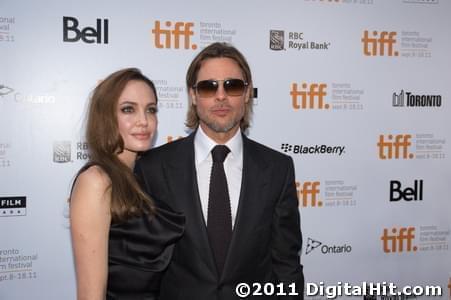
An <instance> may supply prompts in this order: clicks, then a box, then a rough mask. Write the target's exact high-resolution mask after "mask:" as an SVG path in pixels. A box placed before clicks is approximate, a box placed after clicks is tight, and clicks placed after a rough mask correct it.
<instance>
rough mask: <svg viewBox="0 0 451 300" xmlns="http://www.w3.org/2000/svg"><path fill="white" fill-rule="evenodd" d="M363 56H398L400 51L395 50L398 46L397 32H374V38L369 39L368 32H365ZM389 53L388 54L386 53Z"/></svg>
mask: <svg viewBox="0 0 451 300" xmlns="http://www.w3.org/2000/svg"><path fill="white" fill-rule="evenodd" d="M361 41H362V43H363V54H365V55H366V56H385V55H388V56H398V55H399V53H398V51H395V50H394V49H393V45H395V44H396V32H395V31H391V32H387V31H382V32H380V33H379V32H377V31H373V37H369V33H368V30H365V31H364V32H363V38H362V40H361ZM386 51H387V53H386Z"/></svg>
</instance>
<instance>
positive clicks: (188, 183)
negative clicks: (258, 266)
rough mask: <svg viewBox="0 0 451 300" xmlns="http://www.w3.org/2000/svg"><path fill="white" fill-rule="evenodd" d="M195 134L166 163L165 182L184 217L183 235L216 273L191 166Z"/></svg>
mask: <svg viewBox="0 0 451 300" xmlns="http://www.w3.org/2000/svg"><path fill="white" fill-rule="evenodd" d="M194 134H195V132H194V133H192V134H191V135H189V136H188V137H187V138H186V139H185V141H184V142H183V144H180V147H179V148H178V150H177V153H176V155H175V156H174V157H172V159H171V160H170V161H167V162H166V164H165V165H166V168H165V172H167V174H166V175H167V176H166V179H167V182H168V186H169V189H170V190H172V191H173V195H175V199H174V202H175V203H176V205H175V207H177V208H178V209H179V210H180V211H182V212H183V213H184V214H185V217H186V225H185V226H186V229H185V235H188V238H189V239H190V240H192V241H190V243H192V244H193V245H194V246H195V247H196V248H197V249H196V250H197V251H199V252H200V253H201V255H200V256H201V257H203V258H205V260H206V265H208V266H210V269H211V268H213V269H212V272H216V269H215V268H216V267H215V263H214V258H213V254H212V252H211V248H210V244H209V241H208V234H207V228H206V224H205V219H204V216H203V213H202V207H201V203H200V197H199V190H198V185H197V175H196V166H195V163H194Z"/></svg>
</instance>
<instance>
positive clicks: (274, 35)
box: [269, 30, 285, 51]
mask: <svg viewBox="0 0 451 300" xmlns="http://www.w3.org/2000/svg"><path fill="white" fill-rule="evenodd" d="M284 35H285V32H284V31H283V30H271V31H270V32H269V49H271V50H275V51H278V50H284V45H285V37H284Z"/></svg>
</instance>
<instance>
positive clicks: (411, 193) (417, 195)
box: [390, 180, 423, 202]
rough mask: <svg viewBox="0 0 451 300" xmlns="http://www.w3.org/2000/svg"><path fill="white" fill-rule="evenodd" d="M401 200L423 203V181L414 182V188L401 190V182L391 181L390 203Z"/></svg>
mask: <svg viewBox="0 0 451 300" xmlns="http://www.w3.org/2000/svg"><path fill="white" fill-rule="evenodd" d="M399 200H405V201H412V200H413V201H421V200H423V180H414V182H413V187H407V188H405V189H402V188H401V182H400V181H397V180H390V202H396V201H399Z"/></svg>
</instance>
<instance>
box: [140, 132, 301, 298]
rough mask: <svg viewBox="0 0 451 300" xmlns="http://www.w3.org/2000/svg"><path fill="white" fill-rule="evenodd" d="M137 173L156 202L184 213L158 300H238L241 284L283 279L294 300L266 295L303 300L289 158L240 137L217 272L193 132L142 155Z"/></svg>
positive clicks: (294, 190)
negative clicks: (238, 177) (236, 189)
mask: <svg viewBox="0 0 451 300" xmlns="http://www.w3.org/2000/svg"><path fill="white" fill-rule="evenodd" d="M136 173H137V176H138V177H139V178H140V179H141V180H142V182H143V185H144V188H145V189H146V191H147V192H148V193H149V194H150V195H151V196H152V197H153V198H154V199H155V200H156V201H164V202H166V203H167V204H169V205H170V206H171V207H172V208H173V209H174V210H176V211H179V212H182V213H184V214H185V216H186V228H185V234H184V236H183V237H182V239H181V240H180V241H179V242H178V243H177V245H176V246H175V249H174V253H173V257H172V262H171V264H170V266H169V268H168V270H167V272H166V274H165V276H164V277H163V281H162V285H161V291H160V293H161V294H160V299H161V300H177V299H193V300H216V299H224V300H228V299H241V298H239V297H238V296H237V295H236V294H235V287H236V285H237V284H238V283H240V282H246V283H248V284H251V287H252V283H261V284H262V285H263V284H264V283H266V282H272V283H274V284H277V283H279V282H284V283H285V284H286V285H285V291H286V292H287V294H288V293H289V292H290V291H291V290H290V289H289V288H288V284H290V283H293V282H294V283H295V284H296V290H297V292H298V293H299V296H297V297H293V296H291V297H290V296H284V297H280V296H279V297H276V296H275V295H273V296H272V297H264V298H265V299H303V295H302V293H303V289H304V278H303V272H302V265H301V264H300V257H299V252H300V250H301V245H302V236H301V231H300V217H299V210H298V200H297V193H296V186H295V179H294V167H293V161H292V159H291V158H290V157H289V156H287V155H284V154H282V153H279V152H277V151H274V150H271V149H270V148H268V147H265V146H263V145H261V144H258V143H256V142H254V141H252V140H250V139H248V138H247V137H245V136H244V135H243V176H242V184H241V192H240V198H239V205H238V211H237V216H236V220H235V225H234V229H233V236H232V241H231V244H230V248H229V251H228V254H227V258H226V262H225V265H224V270H223V272H222V274H218V272H217V269H216V264H215V262H214V258H213V253H212V250H211V248H210V245H209V241H208V235H207V228H206V224H205V220H204V217H203V214H202V209H201V204H200V198H199V192H198V187H197V176H196V168H195V160H194V133H193V134H191V135H189V136H188V137H186V138H183V139H180V140H177V141H175V142H172V143H168V144H165V145H163V146H161V147H158V148H155V149H152V150H150V151H149V152H147V153H146V154H145V155H143V156H142V157H141V158H140V159H139V160H138V162H137V165H136ZM205 180H209V179H208V178H205ZM256 288H257V287H256V286H254V287H252V291H254V290H256ZM275 290H276V292H277V291H278V289H277V288H276V289H275ZM260 292H261V291H260ZM257 298H259V297H250V299H257Z"/></svg>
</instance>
